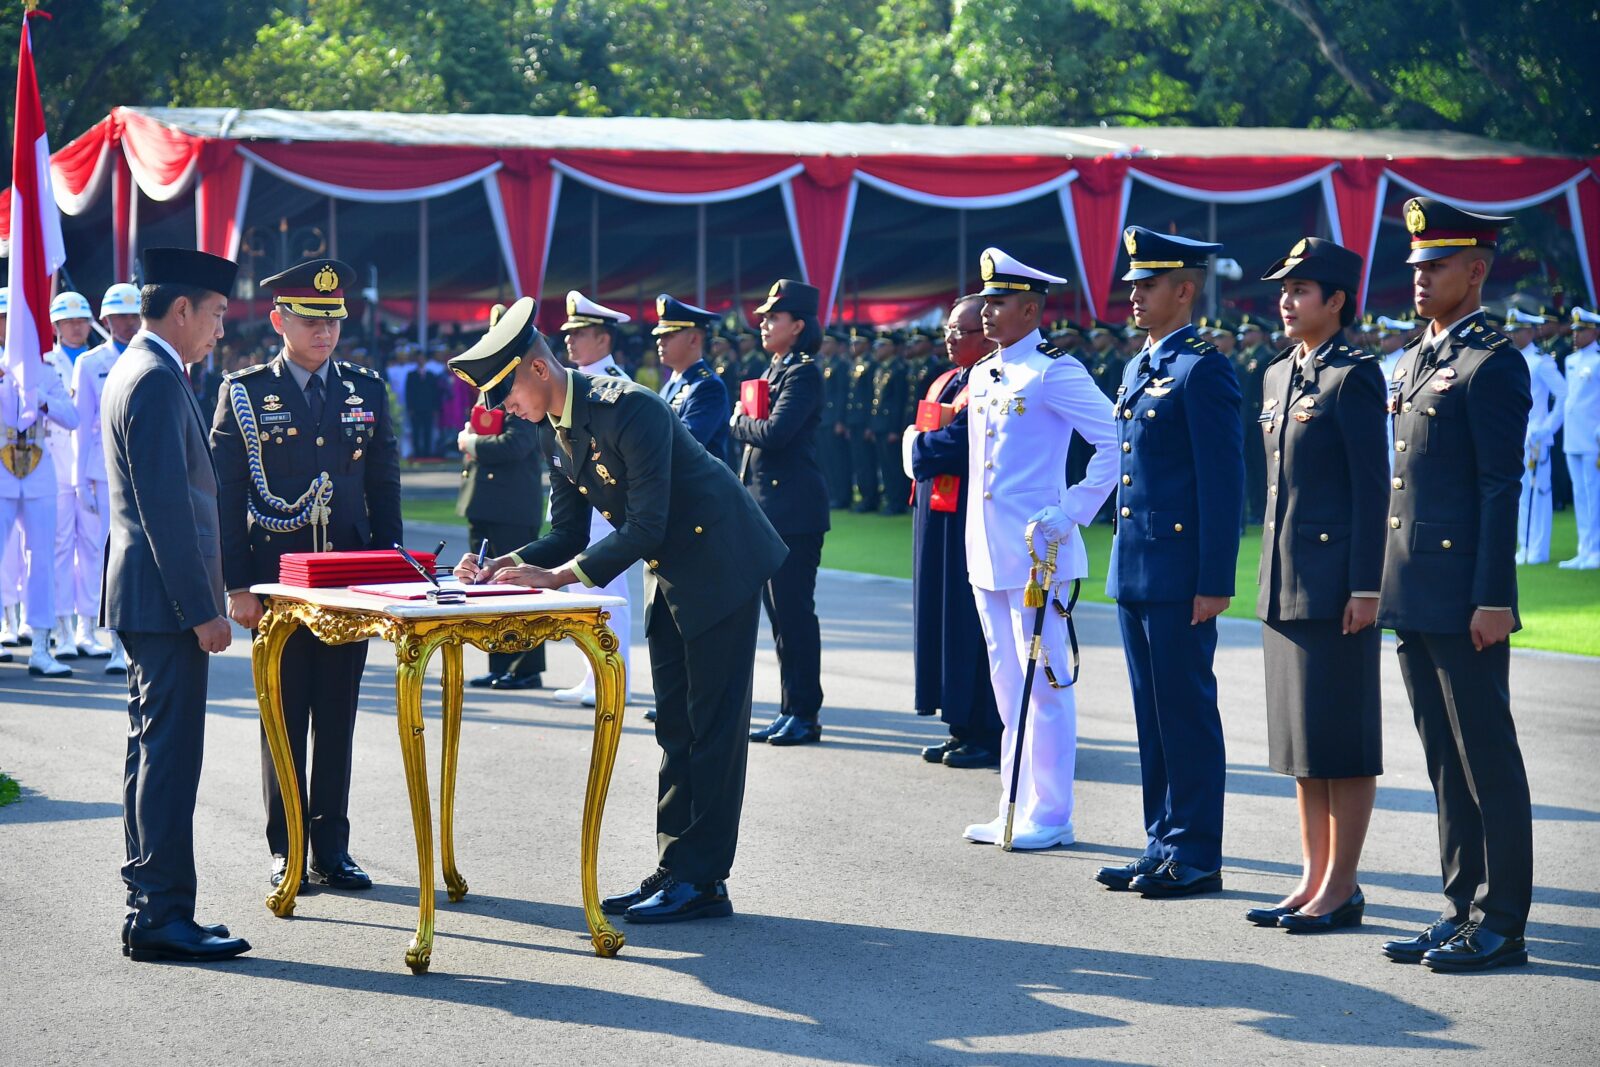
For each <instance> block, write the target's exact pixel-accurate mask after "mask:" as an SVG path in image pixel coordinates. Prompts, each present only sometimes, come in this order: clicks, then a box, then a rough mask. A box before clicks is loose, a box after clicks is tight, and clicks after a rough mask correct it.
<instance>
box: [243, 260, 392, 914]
mask: <svg viewBox="0 0 1600 1067" xmlns="http://www.w3.org/2000/svg"><path fill="white" fill-rule="evenodd" d="M354 281H355V272H354V271H353V270H352V269H351V268H350V267H349V266H348V265H346V264H344V263H341V262H339V261H338V260H336V259H314V260H310V261H309V262H306V263H302V264H299V265H298V266H295V267H290V268H289V269H288V270H286V271H283V272H282V273H280V274H275V275H273V276H272V277H271V278H267V279H265V280H264V281H262V283H261V286H262V288H264V289H267V290H269V291H270V292H271V293H272V301H273V304H272V311H271V313H270V314H271V319H272V326H273V329H275V330H277V331H278V334H279V336H281V337H282V339H283V351H282V352H281V353H280V354H279V355H278V356H277V357H276V358H274V359H273V360H272V361H271V362H269V363H263V364H259V365H257V366H254V367H250V368H248V369H246V370H241V371H236V372H234V373H233V374H230V375H228V377H227V379H226V381H225V386H224V388H223V390H222V393H221V395H220V397H219V398H218V402H217V410H216V416H215V418H214V419H213V420H212V426H211V449H212V453H213V455H214V456H215V457H216V464H217V475H218V498H219V500H218V502H219V505H220V507H221V512H222V570H223V577H224V579H225V580H226V581H227V589H228V617H229V618H231V619H232V620H233V621H234V622H236V623H238V624H239V625H240V626H243V627H245V628H246V629H254V628H255V626H256V624H257V623H258V622H259V621H260V620H261V614H262V604H261V600H260V598H259V597H257V596H256V595H255V594H254V593H252V592H251V591H250V587H251V586H252V585H255V584H258V583H263V582H275V581H277V580H278V560H279V557H281V556H282V555H284V553H286V552H319V551H329V550H336V551H351V550H356V549H367V548H389V547H390V546H392V545H395V544H398V543H399V542H400V541H401V540H402V538H403V536H404V535H403V532H402V530H401V526H400V458H399V449H398V447H397V446H396V444H395V439H394V431H393V430H392V429H391V428H390V425H389V390H388V386H387V385H385V384H384V380H383V378H382V377H381V376H379V375H378V374H377V373H376V372H375V371H370V370H367V369H366V368H364V367H358V366H356V365H355V364H354V363H346V362H343V361H341V360H335V359H334V358H333V352H334V349H335V348H336V347H337V346H338V343H339V332H340V324H341V322H342V321H343V319H344V317H345V316H346V314H348V312H347V310H346V308H345V300H344V293H345V289H346V288H347V287H348V286H350V285H352V284H353V283H354ZM366 664H367V643H366V642H365V641H355V642H351V643H349V644H344V645H324V644H323V643H322V642H321V641H319V640H317V638H316V637H315V636H313V635H312V633H311V631H309V630H306V629H304V628H302V629H300V630H297V631H296V632H295V633H294V634H292V635H291V636H290V638H289V642H288V644H286V645H285V646H284V649H283V667H282V674H283V715H284V720H285V722H286V724H287V726H288V729H289V747H290V748H291V749H292V750H293V753H294V763H295V772H296V774H297V776H298V781H299V785H300V791H301V798H300V810H301V811H303V812H305V819H306V825H305V827H303V828H302V827H295V828H293V832H295V833H301V832H304V833H305V834H306V835H307V837H308V839H309V843H310V846H311V847H310V855H311V881H312V882H314V883H315V884H318V885H323V886H327V887H329V888H332V889H356V890H359V889H370V888H371V887H372V880H371V879H370V878H368V877H367V874H366V872H365V871H363V870H362V869H361V868H360V867H359V866H358V865H357V864H356V862H355V861H354V860H352V859H351V858H350V817H349V804H350V767H351V760H352V758H353V755H354V734H355V726H356V701H357V697H358V696H359V693H360V689H361V672H362V671H363V670H364V669H365V667H366ZM308 732H310V733H314V734H315V736H316V745H315V749H314V751H313V753H312V766H311V776H310V782H309V788H308V783H307V779H306V747H307V745H308V744H309V738H308V736H307V735H308ZM261 792H262V799H263V801H264V803H265V805H266V809H267V846H268V847H269V848H270V849H271V850H272V870H271V873H270V874H269V876H268V878H269V881H271V883H272V884H273V885H277V884H278V882H279V881H280V880H282V878H283V875H284V872H285V869H286V868H287V866H288V862H289V860H288V855H289V833H290V827H288V826H287V825H286V824H285V821H284V813H283V797H282V796H281V795H280V794H279V792H278V775H277V771H276V770H275V769H274V767H273V762H272V751H271V749H269V748H268V747H267V734H266V731H265V730H262V731H261Z"/></svg>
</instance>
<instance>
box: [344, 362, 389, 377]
mask: <svg viewBox="0 0 1600 1067" xmlns="http://www.w3.org/2000/svg"><path fill="white" fill-rule="evenodd" d="M339 369H340V370H343V371H349V372H350V373H351V374H360V375H363V376H365V377H368V378H375V379H377V380H378V381H380V382H381V381H383V375H381V374H379V373H378V372H377V371H375V370H372V369H370V368H368V367H363V366H362V365H361V364H359V363H349V362H347V361H345V360H342V359H341V360H340V361H339Z"/></svg>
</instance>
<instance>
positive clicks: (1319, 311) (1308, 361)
mask: <svg viewBox="0 0 1600 1067" xmlns="http://www.w3.org/2000/svg"><path fill="white" fill-rule="evenodd" d="M1361 265H1362V264H1361V257H1360V256H1359V255H1357V254H1356V253H1354V252H1351V251H1350V250H1349V249H1346V248H1342V247H1340V246H1339V245H1336V244H1334V243H1333V242H1331V241H1323V240H1319V239H1317V238H1306V239H1305V240H1302V241H1300V242H1299V243H1298V244H1296V245H1295V246H1294V249H1293V250H1292V251H1291V252H1290V253H1289V255H1288V256H1287V257H1285V258H1284V259H1281V260H1279V261H1278V262H1277V263H1275V264H1273V266H1272V268H1271V269H1270V270H1269V271H1267V273H1266V274H1265V275H1264V276H1263V280H1266V281H1282V283H1283V292H1282V295H1281V296H1280V297H1279V299H1278V307H1279V310H1280V312H1281V313H1282V316H1283V323H1284V329H1285V331H1286V332H1287V333H1288V335H1289V336H1290V338H1292V339H1293V340H1294V341H1295V342H1296V343H1295V344H1294V345H1293V347H1291V348H1288V349H1285V350H1284V351H1283V352H1281V353H1280V354H1279V355H1278V357H1277V359H1276V360H1274V361H1273V363H1272V365H1271V366H1270V367H1269V368H1268V370H1267V373H1266V378H1265V380H1264V382H1263V391H1262V411H1261V414H1260V416H1259V420H1258V421H1259V423H1260V426H1261V434H1262V438H1263V440H1264V442H1265V446H1266V447H1265V455H1266V468H1267V493H1266V500H1267V508H1266V525H1265V526H1264V528H1263V530H1262V537H1261V571H1260V581H1261V592H1260V595H1259V598H1258V600H1257V603H1256V614H1257V615H1258V616H1259V617H1260V618H1261V621H1262V627H1261V640H1262V644H1263V646H1264V651H1265V654H1266V655H1265V658H1266V672H1267V738H1268V749H1269V753H1270V756H1269V760H1270V763H1271V766H1272V769H1273V770H1275V771H1277V772H1279V773H1280V774H1291V775H1293V776H1294V777H1295V786H1296V792H1297V794H1298V797H1299V806H1300V839H1301V843H1302V847H1303V850H1304V857H1305V869H1304V873H1303V874H1302V875H1301V879H1300V883H1299V884H1298V885H1297V886H1295V888H1294V889H1293V890H1292V891H1291V892H1290V893H1289V895H1288V896H1286V897H1284V898H1283V900H1281V901H1280V902H1279V903H1278V904H1277V906H1275V907H1271V908H1255V909H1252V910H1251V911H1250V912H1248V915H1247V917H1248V918H1249V920H1250V921H1251V922H1253V923H1255V924H1256V925H1258V926H1281V927H1284V928H1285V929H1289V930H1292V931H1298V932H1307V931H1313V930H1329V929H1334V928H1337V927H1341V926H1355V925H1358V924H1360V922H1361V918H1362V913H1363V911H1364V909H1365V906H1366V902H1365V899H1364V898H1363V896H1362V894H1361V889H1360V887H1359V886H1358V885H1357V884H1356V866H1357V864H1358V863H1359V861H1360V858H1361V846H1362V844H1363V842H1364V841H1365V839H1366V834H1367V823H1368V820H1369V819H1370V818H1371V815H1372V803H1373V798H1374V795H1375V793H1376V791H1377V781H1378V777H1377V776H1378V775H1380V774H1382V773H1383V746H1382V740H1383V723H1382V706H1381V703H1380V697H1379V685H1378V654H1379V648H1380V644H1381V641H1382V634H1381V631H1380V630H1379V629H1378V628H1377V627H1375V626H1374V625H1373V621H1374V619H1375V617H1376V615H1377V607H1378V585H1379V581H1380V579H1381V576H1382V573H1383V549H1384V536H1385V533H1386V532H1387V531H1386V529H1385V514H1386V511H1385V509H1386V507H1387V502H1388V489H1389V486H1388V479H1389V464H1388V455H1387V437H1386V435H1385V432H1384V415H1385V409H1386V407H1387V400H1386V396H1385V384H1384V380H1383V374H1382V372H1381V371H1380V370H1379V369H1378V361H1377V359H1375V358H1374V357H1372V356H1371V355H1369V354H1367V353H1365V352H1362V351H1360V350H1358V349H1356V348H1355V347H1353V346H1351V345H1350V344H1349V343H1348V342H1347V341H1346V340H1345V338H1344V328H1345V327H1347V326H1349V325H1350V323H1351V322H1352V321H1353V320H1354V319H1355V314H1356V303H1355V301H1356V295H1355V294H1356V292H1357V289H1358V287H1359V285H1360V279H1361Z"/></svg>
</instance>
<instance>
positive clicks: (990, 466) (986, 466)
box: [983, 459, 994, 471]
mask: <svg viewBox="0 0 1600 1067" xmlns="http://www.w3.org/2000/svg"><path fill="white" fill-rule="evenodd" d="M983 469H984V470H986V471H992V470H994V460H992V459H991V460H990V461H989V462H987V463H985V464H984V465H983Z"/></svg>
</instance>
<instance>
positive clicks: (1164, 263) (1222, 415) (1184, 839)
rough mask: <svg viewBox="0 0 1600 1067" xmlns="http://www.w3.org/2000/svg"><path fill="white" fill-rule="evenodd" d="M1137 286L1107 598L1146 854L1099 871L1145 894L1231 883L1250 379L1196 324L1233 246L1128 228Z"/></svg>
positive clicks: (1103, 879)
mask: <svg viewBox="0 0 1600 1067" xmlns="http://www.w3.org/2000/svg"><path fill="white" fill-rule="evenodd" d="M1123 244H1124V246H1125V247H1126V248H1127V250H1128V272H1127V273H1126V274H1124V275H1123V276H1122V277H1123V280H1124V281H1131V282H1132V283H1133V294H1132V303H1133V321H1134V322H1135V323H1136V324H1137V325H1138V326H1139V327H1140V328H1141V329H1144V330H1146V331H1147V337H1146V339H1145V345H1144V348H1143V349H1142V350H1141V351H1140V352H1139V353H1138V354H1137V355H1136V356H1135V357H1134V358H1133V359H1132V360H1130V361H1129V363H1128V366H1127V369H1126V371H1125V372H1124V373H1123V378H1122V386H1121V388H1119V389H1118V390H1117V398H1116V400H1117V403H1116V412H1115V413H1116V423H1117V426H1118V428H1119V436H1120V437H1121V439H1122V440H1121V448H1122V457H1121V459H1122V469H1121V471H1120V472H1119V473H1120V484H1119V485H1118V486H1117V510H1116V516H1117V518H1116V524H1117V530H1116V536H1115V538H1114V539H1113V540H1112V547H1111V566H1110V574H1109V575H1108V577H1107V579H1106V595H1107V596H1109V597H1110V598H1111V599H1113V600H1115V601H1116V602H1117V613H1118V619H1119V621H1120V623H1121V626H1122V644H1123V648H1124V650H1125V651H1126V654H1127V661H1128V680H1129V683H1130V685H1131V687H1132V689H1133V712H1134V720H1135V722H1136V724H1137V726H1138V731H1139V773H1140V777H1141V778H1142V779H1143V784H1144V822H1145V848H1144V854H1143V855H1142V856H1140V857H1139V858H1138V859H1137V860H1134V861H1133V862H1132V863H1129V864H1125V865H1122V866H1119V867H1102V868H1100V871H1099V872H1098V873H1097V874H1096V876H1095V878H1096V880H1097V881H1099V882H1100V883H1101V884H1103V885H1105V886H1107V887H1108V888H1110V889H1114V890H1125V889H1132V890H1134V891H1135V892H1138V893H1140V894H1141V895H1143V896H1146V897H1155V898H1167V897H1181V896H1191V895H1194V894H1196V893H1211V892H1216V891H1218V890H1220V889H1221V888H1222V800H1223V791H1224V788H1225V785H1226V783H1225V778H1224V776H1225V770H1226V756H1225V754H1224V751H1223V744H1222V716H1221V713H1220V712H1219V711H1218V709H1217V678H1216V675H1215V674H1214V673H1213V671H1212V660H1213V658H1214V656H1215V655H1216V650H1217V623H1216V617H1217V616H1218V615H1220V614H1222V612H1223V611H1225V610H1226V609H1227V607H1228V601H1229V600H1231V599H1232V597H1233V586H1234V567H1235V565H1236V563H1237V562H1238V558H1239V516H1240V514H1241V509H1242V508H1243V507H1244V503H1243V498H1244V441H1243V429H1242V427H1241V426H1240V423H1239V382H1238V379H1237V377H1236V376H1235V375H1234V370H1233V366H1232V365H1231V364H1230V363H1229V362H1228V358H1227V357H1226V356H1224V355H1223V354H1222V353H1221V352H1219V351H1218V350H1217V349H1216V348H1215V347H1214V346H1212V345H1211V344H1210V343H1209V342H1207V341H1205V340H1203V339H1201V337H1200V336H1199V334H1197V333H1196V332H1195V328H1194V326H1193V324H1192V320H1193V314H1194V301H1195V298H1196V297H1197V296H1198V295H1199V293H1200V290H1201V288H1202V286H1203V285H1204V283H1205V275H1206V269H1207V266H1208V261H1209V259H1210V257H1211V256H1213V255H1215V254H1216V253H1218V252H1221V251H1222V246H1221V245H1218V244H1214V243H1209V242H1205V241H1195V240H1192V239H1190V238H1187V237H1176V236H1169V235H1166V234H1158V233H1155V232H1153V231H1151V230H1147V229H1145V228H1144V227H1142V226H1130V227H1128V229H1127V230H1126V231H1125V233H1124V234H1123Z"/></svg>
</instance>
